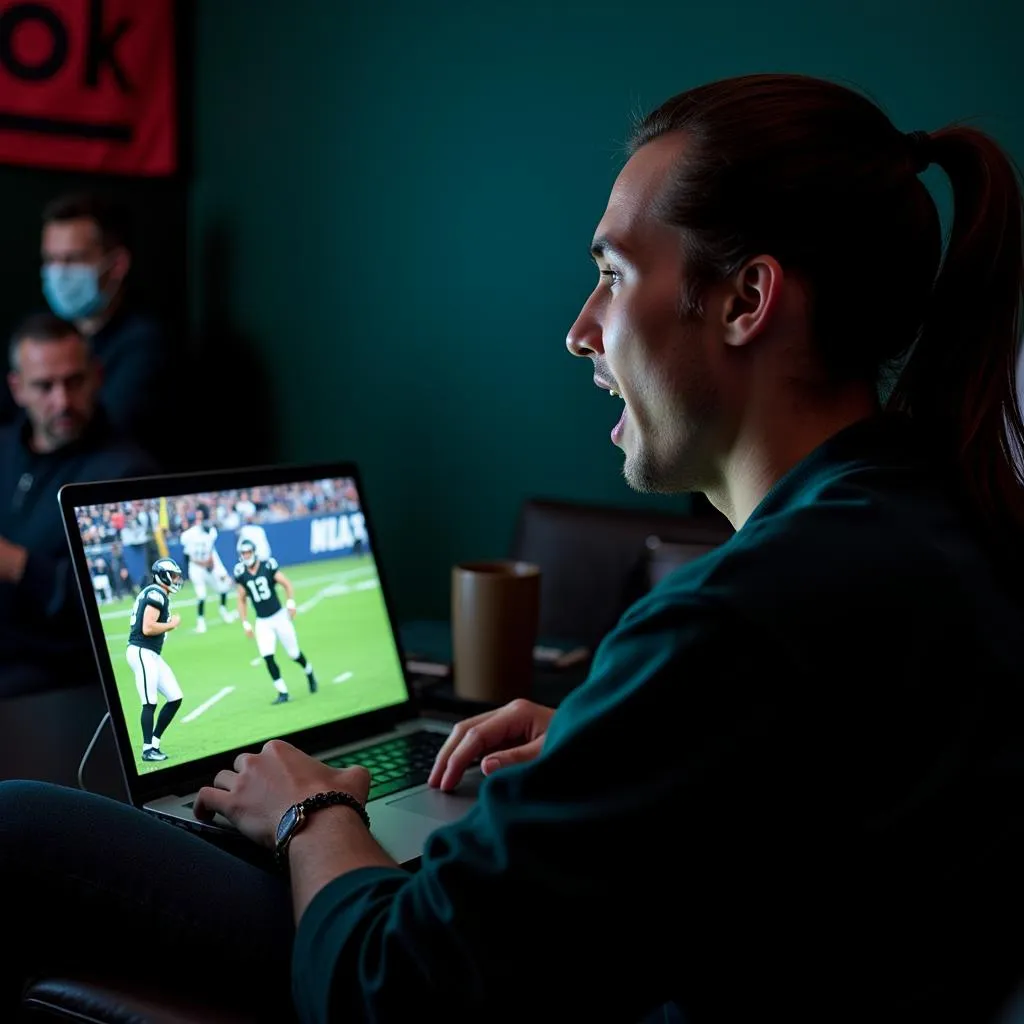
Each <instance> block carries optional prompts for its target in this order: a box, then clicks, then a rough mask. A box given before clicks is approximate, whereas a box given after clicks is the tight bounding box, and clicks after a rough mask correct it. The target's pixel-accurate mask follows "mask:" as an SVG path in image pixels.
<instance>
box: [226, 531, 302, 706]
mask: <svg viewBox="0 0 1024 1024" xmlns="http://www.w3.org/2000/svg"><path fill="white" fill-rule="evenodd" d="M238 557H239V559H240V561H239V563H238V565H236V566H235V573H234V576H235V582H236V583H237V584H238V613H239V615H240V616H241V618H242V628H243V629H244V630H245V634H246V636H250V637H251V636H253V635H255V637H256V649H257V650H258V651H259V652H260V657H261V658H263V660H264V661H265V662H266V663H267V671H268V672H269V673H270V678H271V679H272V680H273V682H274V689H275V690H277V698H276V699H275V700H274V701H272V702H271V703H273V704H287V703H288V700H289V696H290V695H289V693H288V685H287V684H286V683H285V681H284V680H283V679H282V678H281V669H280V668H279V667H278V664H277V660H276V659H275V657H274V652H275V651H276V650H277V641H278V640H280V641H281V646H282V647H283V648H284V651H285V653H286V654H287V655H288V657H289V658H291V659H292V661H295V662H297V663H298V664H299V665H301V666H302V668H303V670H304V671H305V673H306V681H307V682H308V683H309V692H310V693H316V677H315V676H314V675H313V666H312V665H311V664H310V663H309V662H308V661H307V660H306V656H305V655H304V654H303V653H302V651H301V650H299V638H298V636H297V635H296V633H295V625H294V624H293V622H292V619H294V618H295V611H296V608H295V588H294V587H293V586H292V583H291V580H289V579H288V577H287V576H285V574H284V573H283V572H281V567H280V566H279V565H278V564H277V560H276V559H275V558H267V559H261V558H259V557H258V555H257V552H256V545H255V544H254V543H253V541H251V540H249V539H247V538H244V537H243V538H242V539H241V540H240V541H239V542H238ZM279 586H280V587H283V588H284V592H285V596H286V600H285V604H284V607H283V608H282V607H281V599H280V598H279V597H278V596H277V588H278V587H279ZM250 599H251V600H252V604H253V608H254V609H255V610H256V623H255V625H253V624H252V623H251V622H250V621H249V619H248V618H247V616H246V611H247V608H248V601H249V600H250Z"/></svg>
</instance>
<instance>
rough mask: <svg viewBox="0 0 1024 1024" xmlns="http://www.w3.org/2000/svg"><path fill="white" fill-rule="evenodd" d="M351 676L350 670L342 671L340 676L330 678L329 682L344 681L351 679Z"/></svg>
mask: <svg viewBox="0 0 1024 1024" xmlns="http://www.w3.org/2000/svg"><path fill="white" fill-rule="evenodd" d="M352 676H353V673H352V672H342V673H341V675H340V676H335V677H334V679H332V680H331V682H334V683H343V682H345V680H346V679H351V678H352Z"/></svg>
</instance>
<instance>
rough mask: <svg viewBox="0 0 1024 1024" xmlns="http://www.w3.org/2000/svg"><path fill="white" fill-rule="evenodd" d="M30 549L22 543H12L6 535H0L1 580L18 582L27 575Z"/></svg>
mask: <svg viewBox="0 0 1024 1024" xmlns="http://www.w3.org/2000/svg"><path fill="white" fill-rule="evenodd" d="M27 561H28V550H27V549H26V548H23V547H22V546H21V545H20V544H12V543H11V542H10V541H9V540H8V539H7V538H6V537H0V582H3V583H18V582H19V581H20V580H21V577H22V576H24V575H25V563H26V562H27Z"/></svg>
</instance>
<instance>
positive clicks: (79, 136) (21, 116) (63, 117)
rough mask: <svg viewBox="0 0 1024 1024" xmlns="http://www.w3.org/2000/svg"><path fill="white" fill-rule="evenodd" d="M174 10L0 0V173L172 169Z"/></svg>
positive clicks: (120, 2)
mask: <svg viewBox="0 0 1024 1024" xmlns="http://www.w3.org/2000/svg"><path fill="white" fill-rule="evenodd" d="M173 3H174V0H35V2H27V0H0V163H9V164H27V165H29V166H32V167H52V168H60V169H64V170H76V171H103V172H109V173H115V174H137V175H164V174H170V173H172V172H173V171H174V170H175V168H176V164H177V126H176V116H177V115H176V103H175V73H174V12H173Z"/></svg>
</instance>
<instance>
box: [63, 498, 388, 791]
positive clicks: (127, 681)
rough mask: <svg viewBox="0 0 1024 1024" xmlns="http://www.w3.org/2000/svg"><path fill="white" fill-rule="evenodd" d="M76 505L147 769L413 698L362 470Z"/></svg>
mask: <svg viewBox="0 0 1024 1024" xmlns="http://www.w3.org/2000/svg"><path fill="white" fill-rule="evenodd" d="M75 511H76V515H77V519H78V527H79V530H80V531H81V533H82V538H83V540H84V543H85V552H86V556H87V559H88V563H89V571H90V575H91V578H92V584H93V594H94V596H95V599H96V601H97V603H98V606H99V614H100V620H101V622H102V624H103V632H104V636H105V638H106V641H107V648H108V650H109V652H110V659H111V662H112V665H113V669H114V675H115V678H116V680H117V693H118V697H119V699H120V703H121V708H122V710H123V714H124V719H125V722H126V724H127V727H128V732H129V734H130V736H131V739H132V745H133V749H134V750H135V757H136V766H137V768H138V771H139V772H140V773H145V772H151V771H158V770H160V769H161V768H166V767H171V766H172V765H173V766H177V765H181V764H184V763H187V762H188V761H192V760H195V759H197V758H201V757H206V756H208V755H210V754H216V753H220V752H222V751H225V750H231V749H233V748H235V747H241V746H246V745H249V744H253V743H259V742H262V741H264V740H268V739H272V738H273V737H275V736H281V735H283V734H285V733H290V732H294V731H296V730H298V729H306V728H310V727H312V726H317V725H322V724H324V723H326V722H330V721H334V720H336V719H338V718H343V717H346V716H350V715H355V714H359V713H362V712H365V711H372V710H375V709H377V708H382V707H387V706H389V705H392V704H396V703H398V702H400V701H402V700H404V699H405V696H406V691H405V683H404V680H403V675H402V668H401V664H400V661H399V657H398V652H397V651H396V649H395V646H394V643H393V642H392V639H391V629H390V625H389V622H388V614H387V609H386V606H385V604H384V597H383V594H382V592H381V589H380V581H379V577H378V574H377V567H376V563H375V561H374V555H373V552H372V551H371V550H370V543H369V538H368V536H367V532H366V527H365V522H364V519H363V513H362V509H361V505H360V499H359V495H358V493H357V491H356V488H355V484H354V482H353V481H352V480H350V479H332V480H314V481H301V482H296V483H291V484H275V485H271V486H259V487H252V488H249V489H238V490H232V491H218V492H211V493H203V494H188V495H168V496H166V497H161V498H146V499H142V500H137V501H124V502H118V503H116V504H108V505H93V506H87V507H80V508H77V509H76V510H75Z"/></svg>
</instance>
